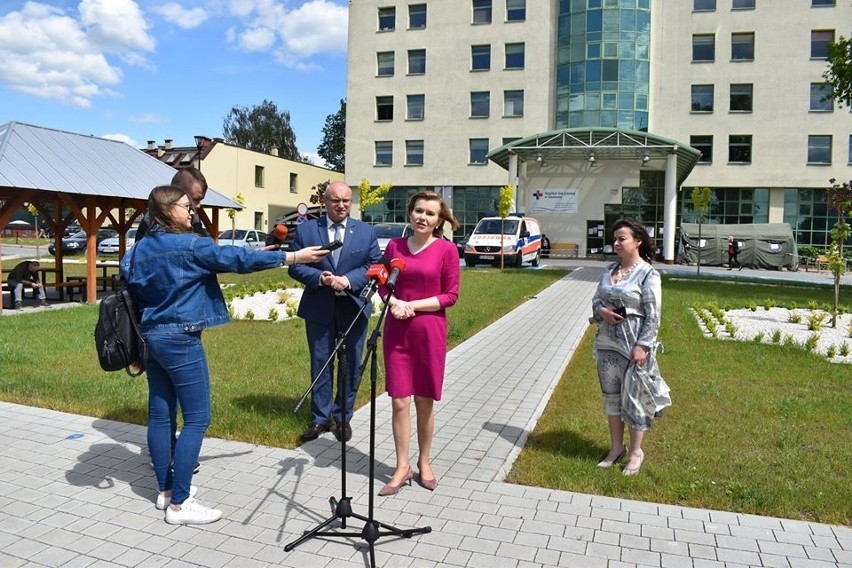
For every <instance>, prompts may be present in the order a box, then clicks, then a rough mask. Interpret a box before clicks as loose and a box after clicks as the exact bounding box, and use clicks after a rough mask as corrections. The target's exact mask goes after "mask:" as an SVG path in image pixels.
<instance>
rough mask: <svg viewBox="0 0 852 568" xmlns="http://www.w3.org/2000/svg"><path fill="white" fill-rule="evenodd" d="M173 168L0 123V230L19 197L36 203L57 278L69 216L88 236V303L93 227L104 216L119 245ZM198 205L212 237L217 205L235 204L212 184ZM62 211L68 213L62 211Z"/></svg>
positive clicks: (86, 140)
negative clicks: (50, 240)
mask: <svg viewBox="0 0 852 568" xmlns="http://www.w3.org/2000/svg"><path fill="white" fill-rule="evenodd" d="M175 172H176V170H175V169H174V168H172V167H171V166H168V165H166V164H164V163H163V162H161V161H160V160H158V159H156V158H154V157H151V156H149V155H147V154H146V153H144V152H142V151H141V150H137V149H136V148H133V147H132V146H129V145H127V144H125V143H123V142H117V141H115V140H107V139H105V138H96V137H94V136H86V135H82V134H74V133H72V132H64V131H61V130H54V129H51V128H44V127H41V126H33V125H30V124H23V123H20V122H9V123H6V124H4V125H2V126H0V231H2V229H3V228H4V227H5V226H6V225H7V224H8V223H9V221H10V220H11V218H12V216H13V215H14V214H15V213H16V212H17V211H19V210H20V209H21V208H22V207H24V203H29V204H32V205H33V206H35V207H36V209H37V210H38V213H39V215H40V216H41V217H42V218H43V219H44V224H45V225H46V226H47V227H49V228H50V229H51V230H52V232H53V234H54V239H55V240H56V250H57V254H56V268H57V278H58V279H61V278H62V252H61V251H62V246H61V239H62V234H63V232H64V230H65V228H66V227H67V226H68V225H69V224H70V223H71V221H72V220H73V219H74V218H75V217H76V218H77V219H78V220H79V222H80V226H81V227H82V229H83V230H84V231H86V233H87V234H88V243H87V245H86V262H87V265H88V266H87V274H88V280H87V300H88V301H89V302H94V301H95V299H96V295H97V294H96V281H95V263H96V253H97V250H96V239H95V237H96V234H97V230H98V229H99V228H101V226H103V225H104V224H105V223H106V222H107V221H109V224H110V225H112V226H113V227H114V228H115V229H116V230H117V231H118V232H119V234H120V235H121V237H122V238H121V239H119V242H120V243H121V246H123V245H124V238H123V237H124V235H125V234H126V232H127V230H128V229H129V228H130V227H131V225H132V224H133V223H134V222H135V221H136V220H137V219H138V218H139V217H140V216H141V215H142V214H143V213H144V212H145V210H146V209H147V207H148V194H149V193H150V192H151V189H153V188H154V187H156V186H158V185H164V184H168V183H169V182H170V181H171V179H172V177H173V176H174V174H175ZM201 205H202V210H201V211H199V215H200V217H201V219H202V221H203V222H204V224H205V225H206V226H207V228H208V230H209V231H210V234H213V235H218V234H219V231H218V230H217V228H218V222H219V211H220V210H221V209H223V208H233V209H241V208H242V206H241V205H240V204H239V203H237V202H235V201H232V200H230V199H228V198H227V197H225V196H224V195H221V194H219V193H217V192H216V191H214V190H212V189H211V190H209V191H208V192H207V195H206V196H205V198H204V201H203V202H202V204H201ZM63 210H65V211H70V213H69V214H66V215H63ZM207 210H209V211H210V212H211V214H212V215H210V216H208V214H207ZM0 276H2V275H0Z"/></svg>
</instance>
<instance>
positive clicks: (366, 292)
mask: <svg viewBox="0 0 852 568" xmlns="http://www.w3.org/2000/svg"><path fill="white" fill-rule="evenodd" d="M389 268H390V263H389V262H388V259H386V258H383V259H382V260H381V262H380V263H376V264H373V265H372V266H370V267H369V268H368V269H367V274H366V276H367V284H366V285H365V286H364V289H363V290H361V294H359V297H360V298H361V299H362V300H368V299H369V298H370V297H371V296H372V295H373V294H374V293H375V292H376V290H377V289H378V287H379V286H381V285H382V284H384V283H386V282H387V281H388V269H389Z"/></svg>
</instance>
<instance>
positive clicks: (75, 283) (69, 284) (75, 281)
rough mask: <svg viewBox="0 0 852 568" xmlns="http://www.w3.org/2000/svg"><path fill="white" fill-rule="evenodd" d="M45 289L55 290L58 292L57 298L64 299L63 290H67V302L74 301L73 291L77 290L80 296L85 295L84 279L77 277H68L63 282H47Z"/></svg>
mask: <svg viewBox="0 0 852 568" xmlns="http://www.w3.org/2000/svg"><path fill="white" fill-rule="evenodd" d="M45 288H55V289H56V290H57V291H58V292H59V298H60V299H64V298H65V290H68V301H69V302H73V301H74V290H79V291H80V295H81V296H83V295H85V293H86V279H85V278H81V277H78V276H69V277H68V278H66V279H65V282H48V283H47V284H45Z"/></svg>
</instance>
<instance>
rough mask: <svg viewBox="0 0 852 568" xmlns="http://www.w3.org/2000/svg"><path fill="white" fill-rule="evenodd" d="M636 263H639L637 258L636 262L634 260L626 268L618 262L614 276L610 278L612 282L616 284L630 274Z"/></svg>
mask: <svg viewBox="0 0 852 568" xmlns="http://www.w3.org/2000/svg"><path fill="white" fill-rule="evenodd" d="M638 264H639V261H638V260H637V261H636V262H634V263H633V264H631V265H630V266H628V267H627V268H624V267H623V266H621V265H620V264H619V265H618V268H617V269H616V270H615V276H613V278H612V279H613V282H615V283H616V284H618V283H619V282H621V281H622V280H624V279H625V278H627V277H628V276H630V273H631V272H633V269H634V268H636V266H637V265H638Z"/></svg>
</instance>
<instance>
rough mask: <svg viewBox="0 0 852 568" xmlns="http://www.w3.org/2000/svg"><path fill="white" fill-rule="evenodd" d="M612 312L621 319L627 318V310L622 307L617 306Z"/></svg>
mask: <svg viewBox="0 0 852 568" xmlns="http://www.w3.org/2000/svg"><path fill="white" fill-rule="evenodd" d="M612 311H614V312H615V313H617V314H618V315H620V316H621V317H623V318H627V308H625V307H624V306H618V307H617V308H615V309H613V310H612Z"/></svg>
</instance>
